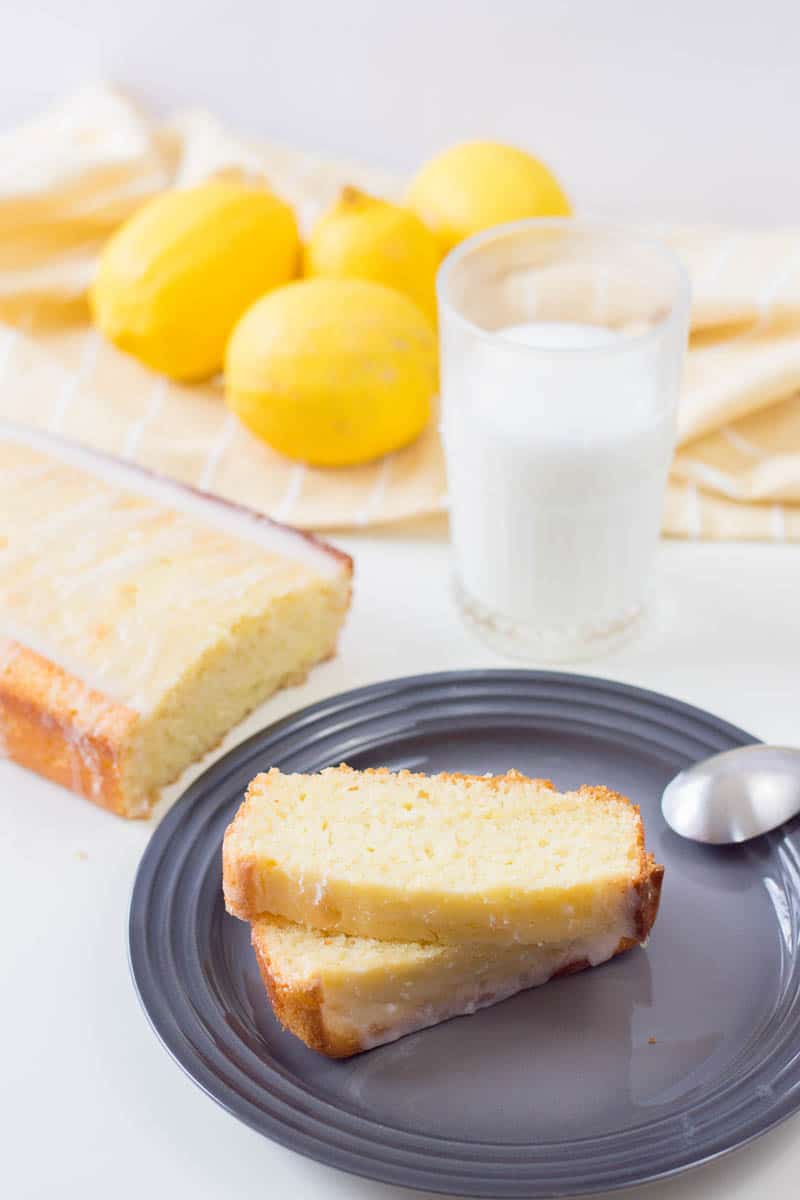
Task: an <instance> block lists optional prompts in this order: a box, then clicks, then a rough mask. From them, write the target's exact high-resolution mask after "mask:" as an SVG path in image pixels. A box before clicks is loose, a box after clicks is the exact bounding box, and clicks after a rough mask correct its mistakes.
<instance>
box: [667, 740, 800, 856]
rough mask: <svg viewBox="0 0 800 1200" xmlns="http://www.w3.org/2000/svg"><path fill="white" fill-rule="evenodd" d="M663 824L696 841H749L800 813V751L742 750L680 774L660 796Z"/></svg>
mask: <svg viewBox="0 0 800 1200" xmlns="http://www.w3.org/2000/svg"><path fill="white" fill-rule="evenodd" d="M661 811H662V812H663V814H664V820H665V821H666V822H667V824H668V825H669V826H670V828H671V829H674V830H675V832H676V833H679V834H680V835H681V837H685V838H691V839H692V840H693V841H695V842H712V843H714V844H715V845H725V844H726V843H728V842H746V841H747V839H748V838H752V837H757V836H758V835H759V834H760V833H767V832H768V830H770V829H775V827H776V826H778V825H782V824H783V822H784V821H788V820H789V818H790V817H793V816H795V814H796V813H798V812H800V750H792V749H789V748H788V747H784V746H761V745H756V746H743V747H742V748H741V749H740V750H727V751H726V752H725V753H724V754H715V755H714V757H713V758H707V759H705V760H704V761H703V762H699V763H695V765H694V766H693V767H688V768H687V769H686V770H685V771H681V773H680V775H676V776H675V778H674V779H673V780H672V781H671V782H670V783H668V784H667V786H666V787H665V789H664V795H663V796H662V798H661Z"/></svg>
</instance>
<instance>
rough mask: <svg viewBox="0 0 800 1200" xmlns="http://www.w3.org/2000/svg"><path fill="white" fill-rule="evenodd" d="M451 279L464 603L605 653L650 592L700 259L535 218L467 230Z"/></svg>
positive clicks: (449, 416)
mask: <svg viewBox="0 0 800 1200" xmlns="http://www.w3.org/2000/svg"><path fill="white" fill-rule="evenodd" d="M437 286H438V297H439V332H440V339H441V372H442V433H443V438H444V447H445V455H446V459H447V473H448V490H449V499H450V521H451V531H452V541H453V549H454V558H455V579H456V591H457V596H458V602H459V606H460V608H461V611H462V613H463V615H464V617H465V618H466V620H467V621H468V623H469V624H470V625H472V626H473V627H474V628H475V630H476V631H477V632H478V633H479V634H480V635H481V636H482V637H483V638H484V640H486V641H488V642H490V643H491V644H492V645H494V646H495V647H496V648H497V649H499V650H500V651H502V652H503V653H506V654H509V655H511V656H514V657H522V658H533V659H539V660H550V661H553V660H559V659H561V660H565V659H574V658H581V657H590V656H591V655H593V654H595V653H600V652H602V651H604V650H605V649H606V648H607V647H609V646H610V645H611V644H614V643H616V642H617V641H618V640H620V639H621V638H622V637H624V636H625V635H627V634H628V633H630V632H631V631H632V630H633V629H634V628H635V627H636V624H637V621H638V620H639V618H640V617H641V615H642V613H643V610H644V606H645V598H646V593H647V582H648V577H649V574H650V569H651V563H652V559H653V554H654V550H655V546H656V542H657V539H658V534H659V528H660V522H661V514H662V505H663V499H664V488H665V484H666V479H667V472H668V470H669V464H670V460H671V457H672V452H673V446H674V439H675V415H676V409H677V402H678V390H679V385H680V376H681V367H682V361H683V356H684V350H685V347H686V340H687V331H688V316H689V286H688V280H687V278H686V274H685V272H684V270H683V268H682V266H681V265H680V262H679V261H678V259H677V258H676V257H675V255H674V254H673V253H672V252H671V251H670V250H669V249H668V248H667V247H665V246H662V245H660V244H659V243H657V242H651V241H648V240H647V239H644V238H639V237H636V236H633V235H629V234H627V233H625V232H623V231H621V230H616V229H614V228H611V227H605V226H599V225H591V224H584V223H582V222H579V221H573V220H569V219H568V220H553V221H550V220H547V221H545V220H531V221H520V222H517V223H515V224H512V225H503V226H499V227H497V228H496V229H491V230H488V231H487V232H485V233H482V234H478V235H477V236H476V237H473V238H470V239H469V240H468V241H466V242H464V243H463V244H462V245H461V246H459V247H458V248H457V249H456V250H454V251H453V252H452V253H451V254H450V255H449V256H448V258H447V259H446V260H445V262H444V263H443V265H442V267H441V269H440V271H439V278H438V284H437Z"/></svg>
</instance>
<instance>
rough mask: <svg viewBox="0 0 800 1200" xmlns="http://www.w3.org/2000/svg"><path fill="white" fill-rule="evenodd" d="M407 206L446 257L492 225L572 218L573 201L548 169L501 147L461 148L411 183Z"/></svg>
mask: <svg viewBox="0 0 800 1200" xmlns="http://www.w3.org/2000/svg"><path fill="white" fill-rule="evenodd" d="M406 200H407V203H408V205H409V207H410V208H412V209H413V210H414V212H416V213H417V215H418V216H419V218H420V219H421V220H422V221H424V222H425V224H426V225H427V226H428V228H429V229H432V230H433V232H434V233H435V234H436V236H437V238H438V239H439V244H440V247H441V250H442V252H443V253H445V254H446V253H448V251H450V250H452V248H453V246H455V245H457V244H458V242H461V241H463V240H464V238H467V237H470V236H471V235H472V234H473V233H478V232H479V231H480V230H481V229H488V228H489V227H490V226H492V225H502V224H503V223H504V222H505V221H519V220H522V218H523V217H568V216H569V215H570V206H569V201H568V200H567V198H566V196H565V195H564V192H563V191H562V190H561V187H560V185H559V183H558V181H557V179H556V178H555V177H554V176H553V175H552V174H551V173H550V171H548V169H547V167H546V166H544V164H543V163H541V162H539V160H538V159H536V158H534V157H533V156H532V155H530V154H526V152H525V151H524V150H517V149H515V147H513V146H504V145H502V144H500V143H499V142H463V143H461V144H460V145H458V146H452V147H451V148H450V149H449V150H445V151H444V152H443V153H442V154H439V155H437V157H436V158H432V159H431V160H430V162H428V163H426V164H425V166H423V167H422V169H421V170H420V171H419V172H418V174H417V175H416V176H415V177H414V179H413V180H412V181H411V185H410V187H409V189H408V194H407V197H406Z"/></svg>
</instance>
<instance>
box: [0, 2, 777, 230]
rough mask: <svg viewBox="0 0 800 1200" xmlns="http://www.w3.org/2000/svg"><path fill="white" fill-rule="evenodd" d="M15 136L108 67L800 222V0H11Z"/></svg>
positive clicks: (331, 135)
mask: <svg viewBox="0 0 800 1200" xmlns="http://www.w3.org/2000/svg"><path fill="white" fill-rule="evenodd" d="M0 12H1V13H2V16H3V21H2V32H1V33H0V97H1V102H0V127H2V126H3V125H6V124H8V123H10V122H12V121H13V120H15V119H19V118H21V117H23V116H25V115H27V114H29V113H31V112H33V111H35V110H36V109H38V108H40V107H41V106H42V105H43V104H45V103H47V102H48V101H49V100H50V99H51V98H52V97H54V96H56V95H59V94H61V93H63V92H64V91H65V90H67V89H69V88H71V87H74V86H75V85H77V84H79V83H81V82H83V81H84V80H85V79H86V78H88V77H107V78H113V79H115V80H117V81H119V82H120V83H122V84H124V85H127V86H128V87H130V88H131V89H132V90H133V92H134V93H135V94H136V95H138V96H140V97H141V98H142V99H143V100H145V101H147V102H148V103H151V104H153V105H155V107H156V108H158V109H160V110H164V111H166V110H169V109H171V108H173V107H182V106H184V105H187V104H189V105H197V104H205V105H208V106H209V107H211V108H213V109H214V111H215V112H217V113H218V114H219V115H221V116H223V117H226V118H228V119H230V120H231V121H234V122H236V123H237V124H238V125H239V126H240V127H241V128H242V129H245V130H248V131H252V132H255V133H262V134H264V135H267V136H270V137H276V138H279V139H284V140H287V141H290V142H293V143H295V144H297V145H299V146H303V147H307V148H313V149H320V150H329V151H330V152H332V153H338V154H345V155H351V156H354V157H359V156H361V157H364V158H365V159H367V160H369V159H374V160H375V161H376V162H382V163H385V164H386V165H389V166H398V167H402V168H405V167H413V166H414V165H416V164H417V163H418V162H419V161H420V160H421V159H422V158H424V157H425V156H426V155H428V154H430V153H432V152H434V151H436V150H438V149H440V148H441V147H442V145H444V144H446V143H447V142H448V141H451V140H453V139H456V138H462V137H478V136H486V137H497V138H506V139H510V140H511V141H515V142H519V143H521V144H522V145H526V146H528V147H530V148H531V149H532V150H534V151H536V152H537V153H539V154H540V155H541V156H542V157H543V158H544V159H545V160H546V161H548V162H549V163H551V164H552V166H553V167H554V168H556V169H557V171H558V173H559V174H560V175H561V176H562V177H563V179H564V181H565V184H566V185H567V187H568V188H569V190H570V192H571V194H572V195H573V196H574V197H575V198H576V200H577V203H578V206H579V207H580V208H581V209H582V210H583V211H584V212H586V211H591V212H592V213H596V214H603V215H610V214H613V215H618V216H621V217H628V216H646V217H647V218H648V219H649V218H655V219H659V220H661V219H664V220H677V221H695V220H700V221H704V220H713V221H723V222H747V223H758V222H761V221H773V220H774V221H782V222H790V223H798V222H800V167H799V166H798V161H797V129H798V123H799V122H800V69H798V60H799V59H800V6H798V4H797V2H796V0H668V2H661V3H659V2H657V0H656V2H650V3H648V2H647V0H402V2H400V0H122V2H120V0H0Z"/></svg>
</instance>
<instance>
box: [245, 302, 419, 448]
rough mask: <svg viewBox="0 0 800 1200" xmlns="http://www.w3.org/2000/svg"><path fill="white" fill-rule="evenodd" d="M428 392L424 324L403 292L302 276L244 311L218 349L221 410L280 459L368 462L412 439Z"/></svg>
mask: <svg viewBox="0 0 800 1200" xmlns="http://www.w3.org/2000/svg"><path fill="white" fill-rule="evenodd" d="M435 391H436V337H435V334H434V331H433V327H432V325H431V323H430V321H428V319H427V318H426V317H425V316H424V315H423V313H422V312H421V311H420V309H419V308H418V307H417V305H416V304H414V303H413V301H411V300H409V299H408V297H407V296H403V295H402V294H401V293H400V292H397V291H395V290H394V289H393V288H388V287H384V286H383V284H379V283H371V282H368V281H366V280H361V279H307V280H302V281H300V282H297V283H290V284H289V285H288V286H287V287H283V288H279V289H278V290H277V291H274V292H270V294H269V295H268V296H264V297H263V299H261V300H259V301H257V303H256V304H254V305H253V307H252V308H251V309H250V310H249V311H248V312H247V313H245V315H244V316H243V317H242V319H241V320H240V321H239V323H238V325H237V326H236V328H235V329H234V331H233V334H232V336H231V340H230V342H229V343H228V349H227V353H226V355H225V394H226V400H227V403H228V405H229V406H230V408H231V409H232V410H233V411H234V412H235V413H236V414H237V416H238V417H239V418H240V420H241V421H243V422H244V424H245V425H246V426H247V427H248V428H249V429H251V430H252V431H253V432H254V433H256V434H258V436H259V437H260V438H263V440H264V441H265V442H267V443H268V444H269V445H270V446H272V447H273V449H275V450H278V451H279V452H280V453H281V454H285V455H287V456H288V457H289V458H294V459H298V460H299V461H301V462H306V463H311V464H313V465H315V466H344V465H348V464H354V463H362V462H368V461H369V460H370V459H373V458H377V457H379V456H380V455H382V454H387V453H388V452H389V451H391V450H397V449H399V448H400V447H401V446H405V445H406V444H407V443H408V442H411V441H413V439H414V438H415V437H417V436H418V434H419V433H421V432H422V430H423V429H424V427H425V425H426V423H427V421H428V419H429V417H430V412H431V400H432V398H433V396H434V393H435Z"/></svg>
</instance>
